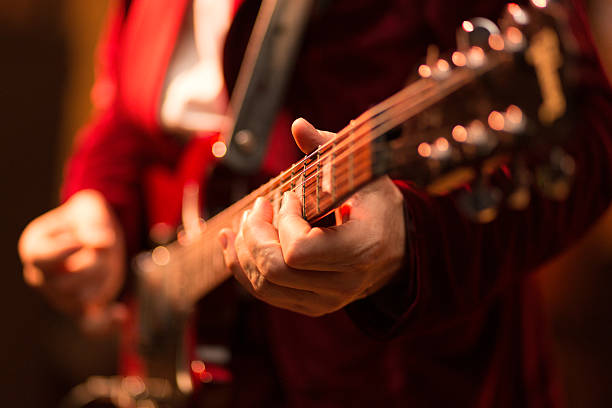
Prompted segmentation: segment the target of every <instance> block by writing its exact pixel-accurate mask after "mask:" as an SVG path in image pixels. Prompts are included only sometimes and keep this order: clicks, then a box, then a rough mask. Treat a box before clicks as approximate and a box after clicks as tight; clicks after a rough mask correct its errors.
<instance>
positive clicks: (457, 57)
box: [451, 51, 467, 67]
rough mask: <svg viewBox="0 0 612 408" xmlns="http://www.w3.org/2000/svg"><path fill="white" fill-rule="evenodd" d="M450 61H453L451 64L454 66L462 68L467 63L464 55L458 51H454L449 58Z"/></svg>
mask: <svg viewBox="0 0 612 408" xmlns="http://www.w3.org/2000/svg"><path fill="white" fill-rule="evenodd" d="M451 59H452V61H453V64H455V65H456V66H458V67H464V66H465V64H466V63H467V60H466V58H465V54H464V53H462V52H459V51H455V52H453V55H452V56H451Z"/></svg>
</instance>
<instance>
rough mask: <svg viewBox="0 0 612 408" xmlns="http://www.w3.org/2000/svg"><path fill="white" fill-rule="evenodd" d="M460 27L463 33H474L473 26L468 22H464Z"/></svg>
mask: <svg viewBox="0 0 612 408" xmlns="http://www.w3.org/2000/svg"><path fill="white" fill-rule="evenodd" d="M461 27H463V29H464V30H465V31H467V32H468V33H471V32H472V31H474V24H472V23H471V22H470V21H467V20H466V21H464V22H463V24H461Z"/></svg>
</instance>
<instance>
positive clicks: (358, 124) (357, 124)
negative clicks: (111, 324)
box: [168, 64, 493, 281]
mask: <svg viewBox="0 0 612 408" xmlns="http://www.w3.org/2000/svg"><path fill="white" fill-rule="evenodd" d="M488 65H493V64H488ZM489 69H490V67H488V69H486V70H489ZM481 71H485V70H481ZM459 72H469V73H470V74H471V75H468V76H467V78H464V83H465V82H469V81H470V80H471V79H473V78H475V77H476V76H477V75H475V74H474V70H470V71H467V70H460V71H459ZM456 73H457V70H453V71H452V72H451V75H453V76H454V77H457V75H456ZM450 79H452V78H449V80H447V81H446V82H445V83H446V84H448V83H449V82H452V81H450ZM418 83H421V84H424V85H427V84H431V83H432V82H431V81H425V80H419V81H417V82H415V83H414V84H418ZM464 83H463V84H464ZM463 84H462V83H461V81H458V83H457V84H456V85H454V87H455V88H458V87H460V86H461V85H463ZM422 87H424V86H422ZM409 88H410V86H408V87H406V88H405V89H404V90H402V91H400V92H398V93H396V94H395V95H393V96H392V97H390V98H389V99H388V100H385V101H383V102H381V104H379V105H376V106H375V107H373V108H371V109H370V110H368V111H366V112H364V113H363V114H362V115H360V116H359V117H358V118H357V119H355V120H354V121H352V122H351V124H350V125H349V126H347V127H346V128H344V129H343V130H341V131H340V132H338V134H337V135H336V137H335V138H334V139H332V140H330V141H328V142H327V143H326V144H324V145H322V146H320V147H319V148H318V150H319V151H320V150H325V149H326V148H328V147H329V145H332V147H331V151H329V152H324V153H323V155H322V156H320V157H319V158H318V159H317V160H313V162H311V163H310V164H309V165H306V166H304V170H303V171H301V172H299V174H298V175H296V176H293V177H291V178H290V179H289V180H288V181H286V182H282V181H280V180H282V178H283V177H286V175H287V174H288V173H289V174H290V173H291V172H292V171H293V170H295V169H296V168H299V167H301V165H303V163H304V162H305V160H306V159H307V158H308V156H306V157H305V158H303V159H301V160H300V161H298V162H297V163H296V164H294V165H293V166H292V169H293V170H292V169H289V170H287V171H285V172H283V173H281V174H280V175H279V176H277V177H276V178H274V179H272V180H270V181H269V182H267V183H266V184H264V185H262V186H260V187H259V188H258V189H256V190H254V191H253V192H251V193H250V194H248V195H247V196H245V197H244V198H243V199H241V200H239V201H238V202H236V203H235V204H234V205H232V206H230V207H228V209H227V213H226V211H224V213H226V214H224V217H223V218H224V219H225V220H227V219H229V222H233V221H234V220H235V219H236V218H237V215H238V214H240V213H241V212H242V211H244V210H245V209H246V208H248V207H249V206H251V205H252V203H253V202H254V197H253V196H255V197H259V196H263V197H264V198H266V197H268V198H269V196H270V194H276V190H279V189H282V188H284V187H286V186H287V185H293V186H294V187H296V185H295V181H296V180H299V179H300V178H303V180H302V182H301V183H298V184H297V186H302V185H303V184H304V183H308V182H309V181H312V178H313V177H316V176H317V175H316V173H315V175H313V176H310V177H307V178H304V174H306V173H307V172H308V170H313V168H314V167H318V166H319V165H320V164H321V162H323V161H325V160H328V159H329V155H331V154H332V153H335V152H336V151H338V150H341V149H342V148H344V149H345V150H344V152H342V153H341V154H340V155H338V156H336V157H335V158H334V164H336V162H338V163H340V162H341V161H342V160H346V159H348V158H350V156H351V155H354V153H355V152H356V151H358V150H359V149H363V148H365V147H366V146H367V145H368V144H371V142H372V141H373V140H375V139H376V138H378V137H380V136H381V135H382V134H384V133H385V132H387V131H389V130H391V129H392V128H394V127H396V126H398V125H399V124H401V123H403V122H404V121H405V120H407V119H408V118H409V117H410V116H411V115H412V113H411V112H410V113H407V111H410V108H412V107H415V106H417V105H420V104H422V103H423V102H427V98H426V97H424V96H421V100H418V99H417V100H416V101H414V102H413V103H412V104H409V103H408V102H407V101H406V99H408V97H404V98H401V95H402V94H404V93H407V92H406V91H407V90H408V89H409ZM428 88H432V87H428ZM439 88H441V87H439ZM449 88H452V87H449ZM433 89H435V88H433ZM429 90H430V89H427V88H426V89H425V90H424V91H423V92H422V93H423V94H425V93H426V92H428V91H429ZM452 91H454V89H450V91H448V90H447V94H448V93H451V92H452ZM434 96H436V97H437V98H438V99H441V98H442V97H444V96H445V95H442V93H440V92H439V90H438V92H435V93H434ZM397 99H399V100H398V101H397V102H396V103H392V101H394V100H397ZM434 99H435V98H434ZM435 102H436V100H434V101H433V102H430V105H431V104H432V103H435ZM389 105H391V106H390V107H389ZM398 105H399V106H400V107H403V108H405V109H403V110H402V111H400V112H399V113H396V114H395V116H392V115H391V114H390V113H389V112H390V111H392V110H393V108H396V107H397V106H398ZM406 105H407V106H408V108H406ZM381 106H387V108H384V109H383V108H381ZM426 107H427V106H425V108H426ZM422 109H423V108H422V107H421V110H422ZM372 111H374V112H377V113H375V114H371V112H372ZM417 113H418V112H417ZM383 115H386V116H391V117H390V118H388V119H384V120H380V121H379V123H378V124H377V125H376V126H374V127H368V128H366V129H365V131H363V128H364V127H365V126H366V125H369V124H370V122H372V121H373V118H374V117H379V116H383ZM400 115H401V116H400ZM398 117H400V118H403V119H401V120H400V119H397V118H398ZM404 117H405V118H404ZM396 122H397V123H396ZM389 123H395V124H394V125H390V124H389ZM381 128H382V129H385V130H382V131H381V130H380V129H381ZM376 129H379V130H378V132H376V131H375V130H376ZM357 132H360V133H359V134H358V135H357V134H356V133H357ZM348 136H351V138H350V140H347V137H348ZM360 138H362V139H360ZM338 139H341V140H340V141H339V142H338ZM355 139H357V141H358V145H357V146H356V147H355ZM334 142H335V143H336V144H335V145H333V144H334ZM351 143H352V145H350V146H348V147H347V146H346V145H347V144H351ZM360 166H361V165H360ZM370 166H371V164H370ZM354 170H355V169H353V177H355V176H356V177H357V178H358V177H360V176H361V174H360V173H358V174H355V172H354ZM298 171H299V170H298ZM371 174H372V172H370V176H371ZM368 177H369V176H368ZM368 180H369V179H368V178H367V177H366V180H364V181H363V182H360V185H361V184H365V183H366V182H367V181H368ZM337 181H340V175H338V176H337V177H336V180H335V182H337ZM278 182H281V184H280V185H278V186H276V187H275V186H274V184H275V183H278ZM310 186H312V184H310ZM266 190H268V191H267V192H265V193H262V191H266ZM347 193H348V192H347ZM333 204H334V201H333V200H332V202H331V203H330V204H329V208H330V207H331V206H333ZM304 208H305V209H306V205H305V206H304ZM308 208H310V207H308ZM315 215H316V214H315ZM224 219H219V218H218V217H217V216H215V217H213V218H211V220H209V221H208V223H209V226H208V228H206V230H205V231H204V232H203V233H202V234H201V235H200V236H199V237H198V239H196V240H195V241H197V242H199V243H201V242H202V241H204V240H210V239H211V238H216V235H217V234H218V232H220V230H221V229H222V228H221V227H222V226H223V225H224V224H225V225H227V224H229V222H227V221H225V220H224ZM223 221H225V222H223ZM219 223H220V224H221V225H220V226H217V225H215V224H219ZM211 233H214V234H211ZM194 243H196V242H194ZM170 245H172V246H173V247H174V248H172V249H173V251H172V252H175V253H177V252H180V253H181V254H176V255H183V256H185V255H187V254H188V253H191V252H196V250H200V252H201V250H202V247H201V245H180V244H178V243H176V242H175V243H173V244H170ZM204 247H205V248H207V247H208V248H210V247H209V246H207V245H204ZM168 249H171V248H168ZM207 252H211V251H207ZM200 255H202V254H200ZM173 258H175V256H173ZM208 259H210V257H209V258H208ZM207 280H208V281H212V280H213V279H207Z"/></svg>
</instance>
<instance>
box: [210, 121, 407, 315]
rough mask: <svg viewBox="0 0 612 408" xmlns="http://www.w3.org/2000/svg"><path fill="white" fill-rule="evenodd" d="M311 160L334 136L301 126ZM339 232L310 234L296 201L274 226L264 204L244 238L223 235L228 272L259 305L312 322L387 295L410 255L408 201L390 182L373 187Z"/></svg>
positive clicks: (296, 129)
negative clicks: (406, 220)
mask: <svg viewBox="0 0 612 408" xmlns="http://www.w3.org/2000/svg"><path fill="white" fill-rule="evenodd" d="M292 132H293V134H294V137H295V139H296V142H297V144H298V146H299V147H300V149H302V151H304V152H305V153H308V152H310V151H312V150H314V149H315V148H316V146H318V145H320V144H323V143H324V142H325V141H326V140H328V138H330V137H332V136H333V134H331V133H329V132H320V131H317V130H316V129H315V128H314V127H312V125H310V124H309V123H308V122H306V121H305V120H303V119H298V120H296V121H295V122H294V124H293V126H292ZM342 208H343V211H342V216H341V217H337V219H338V224H337V225H336V226H333V227H329V228H325V227H312V226H311V225H310V224H309V223H308V222H307V221H306V220H304V219H303V218H302V205H301V203H300V201H299V198H298V197H297V195H296V194H295V193H293V192H287V193H285V194H284V196H283V200H282V204H281V208H280V210H279V213H278V220H277V221H278V223H277V225H278V229H276V228H275V227H274V225H273V218H274V213H273V208H272V205H271V204H270V203H269V202H268V201H266V200H264V199H261V198H259V199H258V200H257V201H256V202H255V204H254V206H253V209H252V210H250V211H247V212H245V214H244V216H243V218H242V222H241V224H240V227H239V229H238V231H236V232H233V231H231V230H229V229H226V230H223V231H222V232H221V236H220V240H221V244H222V246H223V247H224V248H225V249H224V259H225V263H226V265H227V266H228V267H229V268H230V269H231V271H232V273H233V274H234V276H235V277H236V278H237V279H238V281H239V282H240V283H241V284H242V285H243V286H244V287H245V288H246V289H247V290H249V291H250V292H251V293H252V294H253V295H254V296H255V297H257V298H259V299H261V300H263V301H265V302H267V303H269V304H271V305H273V306H277V307H280V308H284V309H288V310H292V311H295V312H298V313H302V314H305V315H309V316H320V315H324V314H327V313H331V312H333V311H336V310H338V309H340V308H342V307H344V306H345V305H347V304H349V303H351V302H352V301H354V300H357V299H360V298H363V297H365V296H367V295H369V294H372V293H374V292H376V291H377V290H378V289H380V288H382V287H383V286H384V285H385V284H386V283H388V282H389V280H390V279H391V278H392V277H393V276H394V274H395V273H396V272H397V270H398V269H399V267H400V266H401V264H402V261H403V257H404V252H405V239H406V238H405V223H404V204H403V196H402V194H401V192H400V191H399V189H398V188H397V187H396V186H395V185H394V184H393V182H392V181H391V180H390V179H389V178H388V177H386V176H385V177H381V178H380V179H378V180H376V181H374V182H372V183H370V184H369V185H367V186H365V187H364V188H362V189H361V190H359V191H358V192H357V193H356V194H354V195H353V196H351V197H350V198H349V199H348V200H347V201H346V203H345V204H343V207H342Z"/></svg>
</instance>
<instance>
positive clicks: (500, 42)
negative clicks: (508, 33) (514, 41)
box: [489, 34, 504, 51]
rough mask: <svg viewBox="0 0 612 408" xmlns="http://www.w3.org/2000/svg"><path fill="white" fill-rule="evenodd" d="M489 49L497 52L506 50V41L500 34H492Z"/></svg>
mask: <svg viewBox="0 0 612 408" xmlns="http://www.w3.org/2000/svg"><path fill="white" fill-rule="evenodd" d="M489 47H491V49H493V50H495V51H501V50H503V49H504V39H503V38H502V36H501V35H499V34H491V35H490V36H489Z"/></svg>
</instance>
